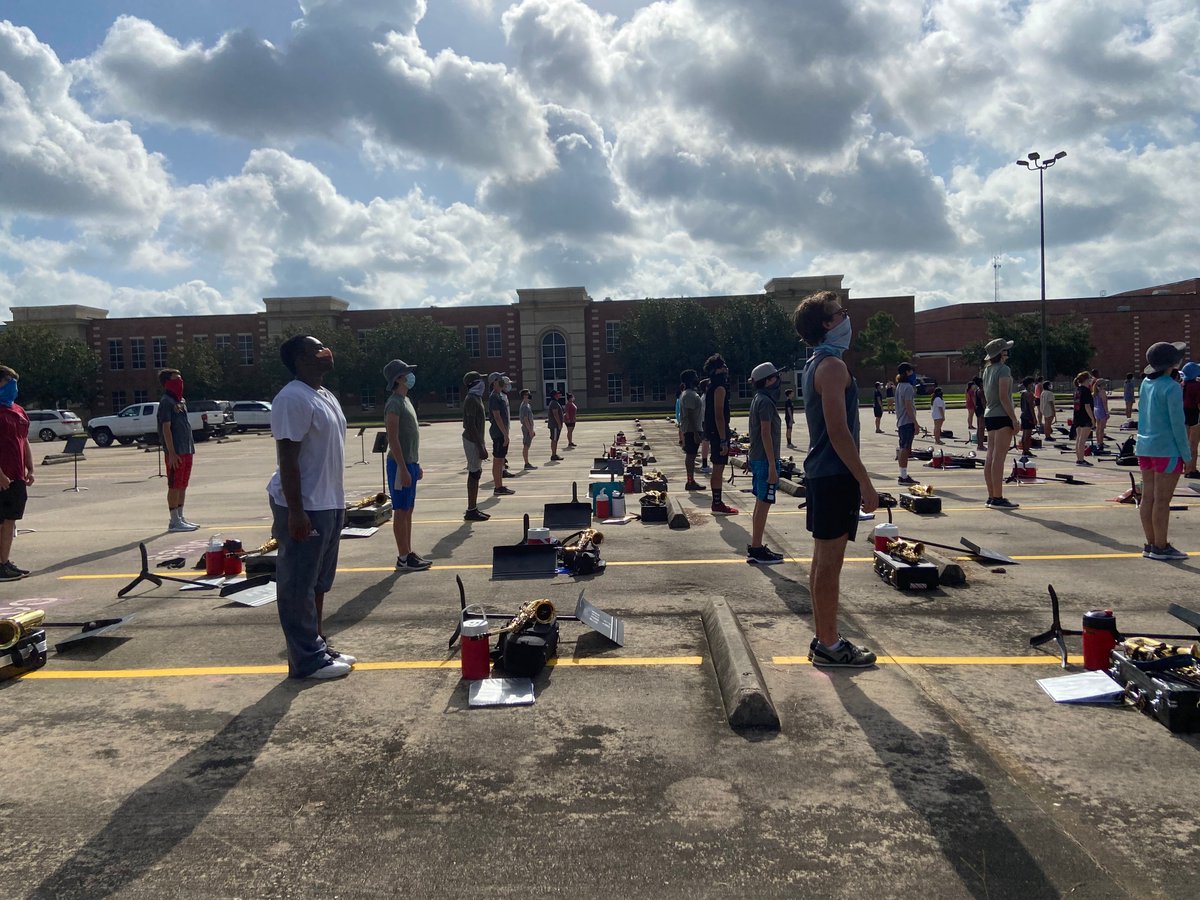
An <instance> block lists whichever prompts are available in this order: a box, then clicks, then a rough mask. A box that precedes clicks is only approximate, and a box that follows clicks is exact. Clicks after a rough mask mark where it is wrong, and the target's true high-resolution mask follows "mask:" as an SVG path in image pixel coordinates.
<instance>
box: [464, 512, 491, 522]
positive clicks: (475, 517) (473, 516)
mask: <svg viewBox="0 0 1200 900" xmlns="http://www.w3.org/2000/svg"><path fill="white" fill-rule="evenodd" d="M490 518H491V516H489V515H488V514H487V513H485V512H484V511H483V510H482V509H468V510H467V511H466V512H465V513H463V521H464V522H486V521H487V520H488V519H490Z"/></svg>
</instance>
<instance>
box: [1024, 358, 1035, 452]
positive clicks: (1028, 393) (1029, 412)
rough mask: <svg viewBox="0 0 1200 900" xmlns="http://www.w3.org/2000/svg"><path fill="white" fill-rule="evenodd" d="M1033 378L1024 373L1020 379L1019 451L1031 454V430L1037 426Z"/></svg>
mask: <svg viewBox="0 0 1200 900" xmlns="http://www.w3.org/2000/svg"><path fill="white" fill-rule="evenodd" d="M1033 384H1034V379H1033V376H1032V375H1026V376H1025V377H1024V378H1023V379H1021V453H1022V454H1023V455H1024V456H1033V455H1034V453H1033V430H1034V429H1035V428H1037V420H1038V416H1037V410H1038V401H1037V397H1036V396H1034V391H1033Z"/></svg>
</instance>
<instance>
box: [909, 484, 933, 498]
mask: <svg viewBox="0 0 1200 900" xmlns="http://www.w3.org/2000/svg"><path fill="white" fill-rule="evenodd" d="M908 492H909V493H910V494H912V495H913V496H914V497H932V496H933V485H932V484H914V485H910V486H909V488H908Z"/></svg>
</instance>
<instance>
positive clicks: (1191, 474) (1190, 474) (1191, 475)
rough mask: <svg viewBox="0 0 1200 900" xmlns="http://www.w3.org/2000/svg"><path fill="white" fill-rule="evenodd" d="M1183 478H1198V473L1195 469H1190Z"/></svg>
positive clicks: (1199, 476) (1199, 472)
mask: <svg viewBox="0 0 1200 900" xmlns="http://www.w3.org/2000/svg"><path fill="white" fill-rule="evenodd" d="M1183 477H1184V478H1200V471H1197V470H1196V469H1192V471H1190V472H1188V473H1187V474H1186V475H1184V476H1183Z"/></svg>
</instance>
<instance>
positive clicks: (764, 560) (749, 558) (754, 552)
mask: <svg viewBox="0 0 1200 900" xmlns="http://www.w3.org/2000/svg"><path fill="white" fill-rule="evenodd" d="M746 562H748V563H750V564H751V565H757V566H773V565H775V564H776V563H781V562H783V554H782V553H776V552H775V551H774V550H772V549H771V548H770V547H768V546H767V545H766V544H763V545H762V546H761V547H747V548H746Z"/></svg>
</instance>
